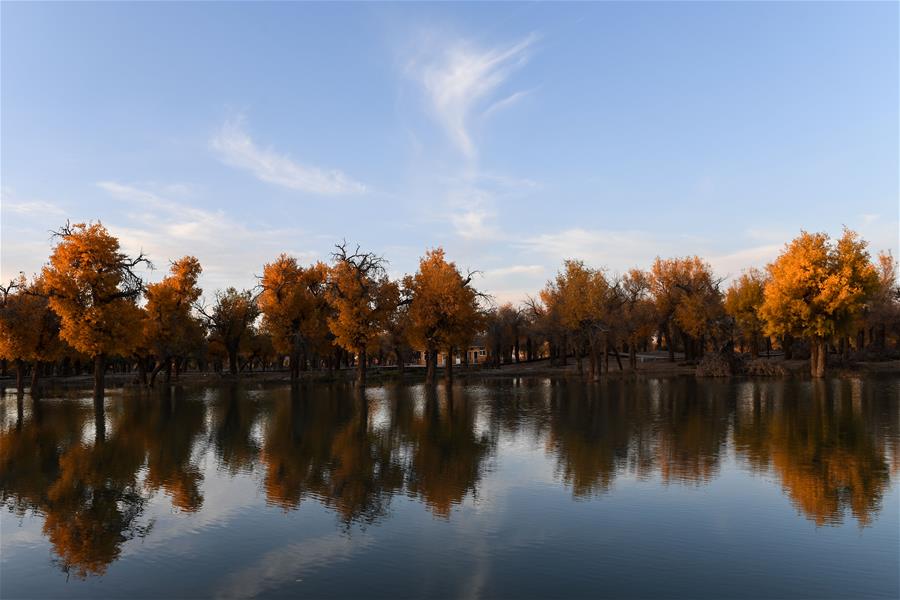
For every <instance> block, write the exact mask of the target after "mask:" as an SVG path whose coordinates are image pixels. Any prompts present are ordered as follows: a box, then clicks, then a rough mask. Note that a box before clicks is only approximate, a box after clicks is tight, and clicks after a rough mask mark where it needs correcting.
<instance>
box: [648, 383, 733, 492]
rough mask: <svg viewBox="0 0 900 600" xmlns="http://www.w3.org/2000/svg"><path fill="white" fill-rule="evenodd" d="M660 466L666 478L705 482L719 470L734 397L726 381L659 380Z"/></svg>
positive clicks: (666, 480) (665, 479)
mask: <svg viewBox="0 0 900 600" xmlns="http://www.w3.org/2000/svg"><path fill="white" fill-rule="evenodd" d="M659 385H660V390H659V396H658V407H659V408H658V413H657V414H656V415H655V419H656V421H657V423H658V436H659V437H658V441H657V459H656V462H657V465H658V467H659V471H660V475H661V476H662V479H663V481H665V482H671V481H679V482H683V483H694V484H699V483H705V482H708V481H709V480H711V479H713V478H714V477H715V476H716V475H717V474H718V471H719V465H720V461H721V454H722V450H723V448H724V446H725V443H726V440H727V438H728V427H729V420H730V415H731V413H732V411H733V406H734V405H733V398H732V397H731V395H730V392H729V388H728V387H727V384H721V383H718V382H702V384H701V383H698V382H697V381H696V380H695V379H692V378H691V379H687V378H678V379H668V380H664V381H660V382H659Z"/></svg>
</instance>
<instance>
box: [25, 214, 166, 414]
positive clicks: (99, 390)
mask: <svg viewBox="0 0 900 600" xmlns="http://www.w3.org/2000/svg"><path fill="white" fill-rule="evenodd" d="M55 235H56V237H57V239H58V240H59V243H58V244H57V245H56V247H55V248H54V249H53V253H52V254H51V255H50V263H49V264H48V265H47V266H45V267H44V270H43V279H44V284H45V290H46V293H47V294H48V296H49V302H50V308H52V309H53V311H54V312H55V313H56V314H57V315H59V317H60V319H61V321H62V325H61V329H60V337H61V338H62V339H63V340H65V341H66V342H68V343H69V345H71V346H72V347H73V348H75V349H76V350H78V351H79V352H82V353H84V354H87V355H88V356H90V357H91V359H92V360H93V361H94V396H95V398H97V399H101V398H102V397H103V392H104V384H105V381H104V376H105V373H106V358H107V357H108V356H110V355H128V354H129V353H130V352H131V350H132V348H133V347H134V346H136V345H137V344H138V342H139V340H140V335H141V331H140V328H138V327H135V324H136V323H137V322H138V321H139V320H140V309H139V308H138V306H137V298H138V296H140V294H141V291H142V289H143V282H142V281H141V278H140V277H139V276H138V275H137V274H136V273H135V268H136V267H137V266H138V265H140V264H141V263H145V264H149V261H148V260H147V259H146V258H145V257H144V255H143V254H141V255H139V256H138V257H136V258H129V257H128V256H127V255H125V254H123V253H122V252H120V251H119V240H118V239H116V238H115V237H114V236H112V235H110V233H109V231H107V229H106V228H105V227H104V226H103V225H102V224H100V223H90V224H84V223H78V224H75V225H70V224H66V225H65V226H63V227H62V228H61V229H60V230H59V231H57V232H56V234H55Z"/></svg>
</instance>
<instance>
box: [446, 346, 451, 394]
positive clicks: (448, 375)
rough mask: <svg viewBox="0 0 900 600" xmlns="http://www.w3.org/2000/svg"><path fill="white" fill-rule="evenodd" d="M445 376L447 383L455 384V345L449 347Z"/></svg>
mask: <svg viewBox="0 0 900 600" xmlns="http://www.w3.org/2000/svg"><path fill="white" fill-rule="evenodd" d="M444 378H445V380H446V382H447V385H448V386H449V385H453V346H450V347H448V348H447V359H446V360H445V361H444Z"/></svg>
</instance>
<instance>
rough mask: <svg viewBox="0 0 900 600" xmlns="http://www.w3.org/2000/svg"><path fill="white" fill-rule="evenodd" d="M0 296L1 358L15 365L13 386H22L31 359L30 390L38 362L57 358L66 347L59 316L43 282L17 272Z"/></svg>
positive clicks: (18, 388) (35, 375)
mask: <svg viewBox="0 0 900 600" xmlns="http://www.w3.org/2000/svg"><path fill="white" fill-rule="evenodd" d="M2 292H3V297H2V299H0V358H3V359H6V360H10V361H13V362H14V363H15V365H16V389H17V390H18V392H19V393H22V391H23V389H24V372H25V364H26V363H28V362H31V363H33V364H32V369H31V391H32V394H34V392H35V388H36V387H37V382H38V375H39V373H40V365H41V363H42V362H44V361H52V360H56V359H57V358H58V357H59V356H60V355H61V354H62V352H63V351H64V350H65V343H64V342H63V341H62V340H61V339H60V338H59V325H60V323H59V317H57V316H56V313H54V312H53V311H52V310H51V309H50V304H49V302H48V300H47V297H46V295H45V293H44V282H43V280H42V279H41V278H37V279H35V280H34V281H32V282H31V283H28V282H27V281H26V280H25V276H24V275H22V276H20V277H19V278H18V279H17V280H15V281H12V282H10V284H9V285H8V286H6V287H5V288H3V289H2Z"/></svg>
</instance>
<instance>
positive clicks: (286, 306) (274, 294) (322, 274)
mask: <svg viewBox="0 0 900 600" xmlns="http://www.w3.org/2000/svg"><path fill="white" fill-rule="evenodd" d="M327 282H328V267H327V266H326V265H325V264H324V263H321V262H319V263H316V264H314V265H311V266H309V267H307V268H303V267H301V266H300V265H299V264H297V259H295V258H293V257H291V256H288V255H286V254H281V255H280V256H279V257H278V258H276V259H275V260H274V261H273V262H271V263H268V264H266V265H265V267H263V275H262V279H261V281H260V286H261V287H262V292H261V293H260V295H259V308H260V310H261V312H262V315H263V323H264V326H265V328H266V330H267V331H269V333H271V335H272V341H273V343H274V344H275V348H276V349H277V350H279V351H281V352H285V353H287V354H288V355H289V356H290V369H291V379H292V380H295V379H297V378H298V377H299V375H300V369H301V367H302V365H304V364H305V362H306V359H307V358H306V355H308V354H309V353H310V351H311V350H314V349H315V348H316V341H317V340H319V339H321V338H323V337H325V336H326V335H327V323H326V321H325V318H326V316H325V313H324V312H323V304H325V302H324V297H325V293H326V287H327Z"/></svg>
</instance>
